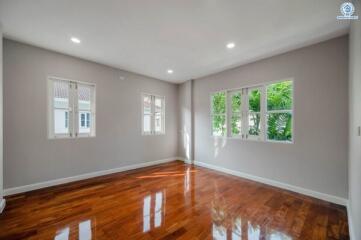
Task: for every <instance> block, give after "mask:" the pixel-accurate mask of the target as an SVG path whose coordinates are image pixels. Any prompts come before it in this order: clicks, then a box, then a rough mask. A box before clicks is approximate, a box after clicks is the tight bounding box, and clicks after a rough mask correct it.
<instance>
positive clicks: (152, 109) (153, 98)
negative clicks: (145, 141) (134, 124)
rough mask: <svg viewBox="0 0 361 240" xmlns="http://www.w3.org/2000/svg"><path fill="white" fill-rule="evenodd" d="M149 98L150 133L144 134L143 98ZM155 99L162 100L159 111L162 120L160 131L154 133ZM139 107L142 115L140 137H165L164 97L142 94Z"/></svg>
mask: <svg viewBox="0 0 361 240" xmlns="http://www.w3.org/2000/svg"><path fill="white" fill-rule="evenodd" d="M146 96H148V97H150V99H151V112H150V114H147V115H150V119H151V122H150V132H145V131H144V115H145V114H144V97H146ZM156 98H160V99H161V100H162V109H161V119H162V123H163V124H162V126H161V127H162V131H160V132H159V131H155V115H156V112H155V99H156ZM141 103H142V104H141V106H142V110H141V114H142V135H144V136H151V135H165V96H160V95H155V94H150V93H142V94H141Z"/></svg>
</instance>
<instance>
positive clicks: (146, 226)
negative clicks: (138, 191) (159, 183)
mask: <svg viewBox="0 0 361 240" xmlns="http://www.w3.org/2000/svg"><path fill="white" fill-rule="evenodd" d="M152 199H154V200H153V201H152ZM143 201H144V203H143V232H148V231H150V230H151V228H152V227H151V223H152V221H151V216H152V214H151V210H152V205H153V204H154V215H153V216H154V221H153V222H154V227H155V228H157V227H160V226H161V225H162V221H163V214H164V209H165V204H164V194H163V192H157V193H156V194H154V195H147V196H146V197H144V200H143Z"/></svg>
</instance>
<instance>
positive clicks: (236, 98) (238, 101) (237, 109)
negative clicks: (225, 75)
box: [232, 92, 242, 113]
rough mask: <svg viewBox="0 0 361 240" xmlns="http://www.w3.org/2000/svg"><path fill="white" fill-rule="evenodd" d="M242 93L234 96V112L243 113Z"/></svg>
mask: <svg viewBox="0 0 361 240" xmlns="http://www.w3.org/2000/svg"><path fill="white" fill-rule="evenodd" d="M241 100H242V98H241V93H240V92H237V93H233V94H232V112H234V113H236V112H240V111H241Z"/></svg>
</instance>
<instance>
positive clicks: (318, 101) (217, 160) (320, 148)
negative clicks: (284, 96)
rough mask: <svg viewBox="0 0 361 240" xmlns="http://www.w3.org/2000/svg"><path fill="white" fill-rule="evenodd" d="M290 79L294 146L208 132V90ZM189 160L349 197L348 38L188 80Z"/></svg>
mask: <svg viewBox="0 0 361 240" xmlns="http://www.w3.org/2000/svg"><path fill="white" fill-rule="evenodd" d="M287 78H293V79H294V90H295V92H294V106H295V109H294V118H295V119H294V122H295V126H294V144H282V143H267V142H253V141H242V140H235V139H227V138H214V137H211V121H210V97H209V96H210V93H211V92H214V91H219V90H224V89H230V88H238V87H242V86H247V85H254V84H259V83H264V82H268V81H276V80H282V79H287ZM193 96H194V114H195V116H194V118H195V128H194V131H195V147H194V149H195V160H196V161H201V162H205V163H208V164H214V165H218V166H222V167H225V168H228V169H231V170H236V171H241V172H245V173H248V174H252V175H256V176H261V177H263V178H268V179H272V180H276V181H280V182H284V183H288V184H292V185H295V186H299V187H303V188H306V189H311V190H314V191H318V192H321V193H326V194H331V195H334V196H339V197H342V198H347V195H348V191H347V189H348V186H347V178H348V175H347V174H348V173H347V170H348V169H347V154H348V153H347V151H348V144H347V141H348V38H347V37H346V36H343V37H340V38H336V39H332V40H329V41H326V42H323V43H320V44H316V45H312V46H309V47H305V48H302V49H299V50H296V51H292V52H288V53H285V54H282V55H279V56H275V57H271V58H268V59H265V60H261V61H258V62H255V63H251V64H248V65H244V66H241V67H238V68H235V69H232V70H228V71H224V72H222V73H218V74H215V75H212V76H208V77H204V78H201V79H197V80H195V81H194V95H193Z"/></svg>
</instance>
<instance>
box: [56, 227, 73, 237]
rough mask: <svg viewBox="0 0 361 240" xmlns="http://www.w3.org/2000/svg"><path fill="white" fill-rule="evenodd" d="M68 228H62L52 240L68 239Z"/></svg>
mask: <svg viewBox="0 0 361 240" xmlns="http://www.w3.org/2000/svg"><path fill="white" fill-rule="evenodd" d="M69 232H70V229H69V228H68V227H67V228H64V229H62V230H61V231H60V232H58V233H57V234H56V236H55V238H54V240H68V239H69Z"/></svg>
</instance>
